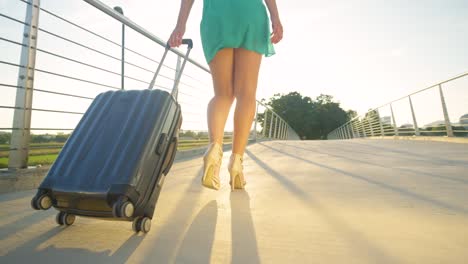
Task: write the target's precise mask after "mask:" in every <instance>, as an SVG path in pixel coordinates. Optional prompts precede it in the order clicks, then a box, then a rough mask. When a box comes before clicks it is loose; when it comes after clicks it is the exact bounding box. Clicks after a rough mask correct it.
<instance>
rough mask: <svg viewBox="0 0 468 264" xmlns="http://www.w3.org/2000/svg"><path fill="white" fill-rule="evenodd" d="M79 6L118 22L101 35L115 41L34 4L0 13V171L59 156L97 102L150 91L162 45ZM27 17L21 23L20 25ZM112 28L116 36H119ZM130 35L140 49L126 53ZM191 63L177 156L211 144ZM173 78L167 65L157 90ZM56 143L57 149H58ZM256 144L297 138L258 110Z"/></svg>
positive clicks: (200, 69) (205, 95)
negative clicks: (108, 95) (107, 94)
mask: <svg viewBox="0 0 468 264" xmlns="http://www.w3.org/2000/svg"><path fill="white" fill-rule="evenodd" d="M84 2H86V3H88V4H90V5H87V4H83V8H84V9H85V8H88V9H89V10H88V11H89V12H95V13H97V14H96V15H98V16H102V12H103V13H105V14H107V15H108V16H110V21H109V24H112V23H115V22H117V26H116V25H115V24H113V25H109V26H108V27H107V28H106V29H108V31H111V32H113V34H107V32H106V33H103V32H100V31H99V30H96V29H94V28H92V27H93V26H89V25H88V26H85V25H83V23H80V22H77V21H73V19H70V18H65V17H64V16H62V15H60V14H58V12H56V11H54V10H53V8H45V7H42V6H40V5H39V1H38V0H30V1H25V0H16V4H17V6H15V7H14V8H11V9H4V10H1V11H0V22H2V23H3V24H5V25H6V27H8V28H11V29H12V30H10V31H11V32H10V33H8V32H6V33H5V34H2V35H1V36H0V48H2V50H3V51H4V52H2V55H1V56H0V71H1V72H2V75H1V76H0V77H1V80H0V89H1V90H2V91H1V93H2V97H1V98H0V115H1V116H2V118H1V119H0V168H2V167H10V168H18V167H24V166H25V165H26V162H27V160H28V157H29V156H28V155H29V154H31V155H37V154H41V155H42V154H43V156H44V157H45V156H47V155H56V154H58V152H59V151H60V149H61V147H62V146H63V144H64V142H65V141H66V137H67V136H68V135H69V134H63V133H64V132H66V133H71V132H72V131H73V129H74V127H75V126H76V125H77V124H78V122H79V120H80V118H81V116H82V115H83V114H84V112H85V111H86V109H87V107H88V106H89V105H90V104H91V102H92V100H93V99H94V98H95V97H96V95H97V94H99V93H102V92H104V91H107V90H121V89H126V90H128V89H145V88H148V86H149V84H150V82H149V81H150V80H151V77H152V75H153V74H154V72H155V69H156V68H157V67H158V65H159V63H160V60H158V59H156V58H158V57H159V55H162V53H163V51H164V47H165V42H164V41H162V40H161V39H159V38H158V37H156V36H155V35H153V34H152V33H150V32H149V31H147V30H146V29H144V28H142V27H140V26H139V25H137V24H136V23H134V22H133V21H131V20H130V19H129V18H127V17H125V16H123V15H122V14H120V13H119V12H117V11H115V10H114V9H112V8H110V7H108V6H106V5H104V4H103V3H101V2H100V1H94V0H84ZM13 3H14V2H13V1H12V2H10V3H9V4H10V5H13ZM21 5H22V6H21ZM19 10H21V12H19ZM24 10H26V17H25V18H22V19H20V17H22V16H23V15H24ZM39 15H40V16H41V20H39ZM43 20H45V22H48V23H43V22H42V21H43ZM39 22H40V23H39ZM19 27H23V29H22V31H21V29H20V28H19ZM120 27H121V28H122V30H121V31H120ZM115 28H119V31H117V33H115V32H114V31H115ZM13 29H15V30H13ZM111 29H112V30H111ZM128 29H130V30H131V31H130V32H126V31H125V30H128ZM101 31H103V30H102V29H101ZM104 31H105V30H104ZM69 32H71V33H69ZM18 33H22V34H21V38H19V37H18V36H19V34H18ZM129 33H130V34H133V35H131V37H132V38H138V40H141V41H139V42H141V43H142V44H141V45H139V46H138V47H131V48H130V47H129V45H126V44H125V39H126V38H127V39H128V38H129V37H128V36H127V35H125V34H129ZM39 36H40V37H39ZM117 37H122V38H121V40H120V41H119V40H116V39H114V38H117ZM38 39H39V41H38ZM154 45H156V46H157V47H158V48H155V47H154ZM140 46H141V47H144V48H141V47H140ZM142 50H144V51H142ZM148 50H151V54H147V51H148ZM170 51H171V52H170V53H171V54H170V55H168V59H167V60H166V62H168V63H170V61H171V60H172V61H174V62H175V61H176V60H179V59H180V58H181V57H183V56H185V54H184V53H183V52H181V51H179V50H178V49H171V50H170ZM18 57H20V59H18ZM155 57H156V58H155ZM18 61H19V63H18ZM188 62H189V63H188V64H187V66H188V67H186V70H185V71H184V74H183V77H182V80H181V82H180V83H179V99H178V101H179V103H180V104H181V106H182V112H183V113H182V114H183V116H184V121H183V125H182V129H181V141H180V145H179V149H188V148H193V147H203V146H206V145H207V144H208V138H209V136H208V132H207V131H206V127H207V126H206V113H205V107H206V105H207V104H208V101H209V100H210V99H211V98H210V95H212V93H213V89H212V85H211V76H210V71H209V69H208V68H207V67H205V66H203V65H202V64H200V63H198V62H197V61H195V60H193V59H192V58H189V59H188ZM178 70H179V69H178V67H177V66H174V67H172V66H170V65H166V64H164V65H163V70H162V71H161V74H160V75H159V76H158V83H156V84H155V85H154V86H155V87H156V88H158V89H162V90H166V91H171V88H169V87H172V82H173V81H174V78H175V75H176V72H177V71H178ZM33 94H34V100H33ZM11 124H13V125H12V126H11ZM55 137H56V138H57V139H54V138H55ZM59 137H60V143H57V142H55V141H54V140H58V138H59ZM64 137H65V140H64ZM258 139H299V138H298V136H297V134H296V133H295V132H294V130H293V129H292V128H291V127H289V125H288V124H287V122H286V121H285V120H284V119H283V118H281V117H280V116H279V115H278V114H276V113H275V112H274V111H273V110H272V109H270V108H269V107H268V106H266V105H264V104H262V103H260V102H257V112H256V117H255V119H254V122H253V123H252V129H251V134H250V137H249V140H258ZM224 141H225V142H226V143H228V142H231V141H232V132H229V131H227V132H226V134H225V140H224ZM39 156H40V155H39ZM34 158H38V157H37V156H34ZM40 163H41V161H39V162H29V164H30V165H34V164H40Z"/></svg>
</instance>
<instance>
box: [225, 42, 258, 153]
mask: <svg viewBox="0 0 468 264" xmlns="http://www.w3.org/2000/svg"><path fill="white" fill-rule="evenodd" d="M261 60H262V55H261V54H259V53H256V52H254V51H250V50H246V49H242V48H239V49H234V73H233V75H234V97H235V98H236V110H235V113H234V139H233V144H232V153H236V154H239V155H241V156H242V155H244V150H245V146H246V145H247V139H248V137H249V133H250V128H251V127H252V121H253V119H254V117H255V107H256V100H255V95H256V92H257V82H258V73H259V70H260V63H261Z"/></svg>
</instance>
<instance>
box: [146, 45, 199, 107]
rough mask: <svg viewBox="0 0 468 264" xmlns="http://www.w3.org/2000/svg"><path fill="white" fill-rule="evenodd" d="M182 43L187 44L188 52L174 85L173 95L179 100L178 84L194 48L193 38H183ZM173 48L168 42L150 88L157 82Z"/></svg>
mask: <svg viewBox="0 0 468 264" xmlns="http://www.w3.org/2000/svg"><path fill="white" fill-rule="evenodd" d="M182 44H183V45H187V53H186V54H185V56H184V61H183V63H182V66H181V67H180V70H179V71H178V72H176V78H175V80H174V86H173V87H172V93H171V94H172V96H174V98H175V99H176V100H177V94H178V86H179V81H180V78H181V77H182V72H183V71H184V68H185V64H186V63H187V60H188V57H189V55H190V51H191V50H192V48H193V41H192V40H191V39H182ZM170 49H171V46H169V43H166V47H165V50H164V54H163V56H162V59H161V61H160V62H159V65H158V69H157V70H156V72H155V74H154V76H153V79H152V80H151V83H150V85H149V89H150V90H151V89H153V86H154V83H155V82H156V77H157V76H158V75H159V71H161V68H162V66H163V63H164V60H165V59H166V56H167V53H168V52H169V50H170Z"/></svg>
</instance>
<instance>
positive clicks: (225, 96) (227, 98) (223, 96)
mask: <svg viewBox="0 0 468 264" xmlns="http://www.w3.org/2000/svg"><path fill="white" fill-rule="evenodd" d="M213 99H215V100H220V101H223V102H228V103H232V102H233V101H234V95H233V94H232V93H220V94H215V95H214V97H213Z"/></svg>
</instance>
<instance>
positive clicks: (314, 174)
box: [0, 139, 468, 263]
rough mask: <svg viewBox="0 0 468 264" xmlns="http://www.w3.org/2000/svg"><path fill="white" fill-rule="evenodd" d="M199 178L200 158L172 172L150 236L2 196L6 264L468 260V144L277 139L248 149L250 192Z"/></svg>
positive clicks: (0, 243) (26, 196) (0, 226)
mask: <svg viewBox="0 0 468 264" xmlns="http://www.w3.org/2000/svg"><path fill="white" fill-rule="evenodd" d="M228 159H229V154H228V153H225V157H224V160H223V167H222V175H221V176H222V189H221V190H220V191H217V192H216V191H212V190H209V189H204V188H202V187H201V186H200V173H201V158H196V159H192V160H186V161H181V162H178V163H176V164H175V165H174V167H173V169H172V170H171V173H170V175H169V176H168V178H167V180H166V182H165V186H164V188H163V192H162V194H161V197H160V200H159V202H158V205H157V213H156V219H154V220H153V227H152V230H151V232H150V233H149V234H147V235H144V236H143V235H134V233H133V232H132V231H131V225H130V223H126V222H113V221H112V222H111V221H102V220H95V219H91V218H77V220H76V222H75V224H74V225H73V226H71V227H68V228H60V227H57V226H56V224H55V220H54V217H55V210H49V211H42V212H35V211H33V210H31V209H30V208H29V201H30V198H31V196H32V195H33V192H32V191H28V192H19V193H11V194H6V195H1V196H0V256H1V258H0V260H1V262H2V263H27V262H31V263H62V262H66V263H123V262H128V263H168V262H176V263H207V262H209V261H211V262H212V263H229V262H233V263H258V262H263V263H466V262H467V261H468V250H467V249H468V145H466V144H456V143H444V142H424V141H406V140H396V141H392V140H365V139H354V140H349V141H269V142H262V143H257V144H254V145H251V146H250V147H249V148H248V151H247V153H246V156H245V161H244V163H245V169H244V170H245V173H246V175H247V176H246V177H247V181H248V184H247V186H246V191H245V192H243V191H236V192H233V193H231V191H230V189H229V185H228V173H227V169H226V166H227V162H228Z"/></svg>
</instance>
